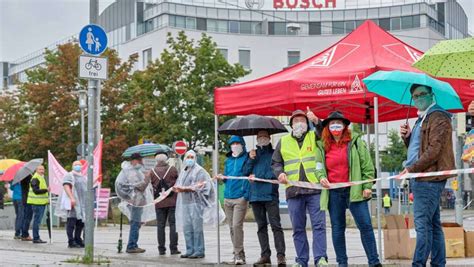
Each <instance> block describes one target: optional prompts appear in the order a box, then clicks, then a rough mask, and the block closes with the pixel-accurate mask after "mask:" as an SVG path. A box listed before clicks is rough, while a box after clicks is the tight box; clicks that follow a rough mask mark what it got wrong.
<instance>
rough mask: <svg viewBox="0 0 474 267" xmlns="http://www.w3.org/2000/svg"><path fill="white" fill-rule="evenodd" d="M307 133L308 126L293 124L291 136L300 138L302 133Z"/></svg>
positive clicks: (300, 123)
mask: <svg viewBox="0 0 474 267" xmlns="http://www.w3.org/2000/svg"><path fill="white" fill-rule="evenodd" d="M306 131H308V124H306V123H304V122H296V123H294V124H293V136H294V137H296V138H300V137H301V136H303V134H304V133H306Z"/></svg>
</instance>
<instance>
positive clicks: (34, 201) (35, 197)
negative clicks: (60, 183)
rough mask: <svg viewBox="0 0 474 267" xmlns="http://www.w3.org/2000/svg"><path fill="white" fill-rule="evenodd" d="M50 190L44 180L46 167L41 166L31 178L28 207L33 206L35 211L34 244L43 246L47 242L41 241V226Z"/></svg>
mask: <svg viewBox="0 0 474 267" xmlns="http://www.w3.org/2000/svg"><path fill="white" fill-rule="evenodd" d="M48 192H49V188H48V185H47V184H46V179H45V178H44V166H43V165H40V166H38V167H37V168H36V172H35V174H34V175H33V177H32V178H31V181H30V188H29V193H28V200H27V203H28V205H31V208H32V211H33V243H35V244H43V243H46V241H43V240H41V238H40V236H39V226H40V224H41V220H42V219H43V215H44V211H45V209H46V205H48V203H49V198H48Z"/></svg>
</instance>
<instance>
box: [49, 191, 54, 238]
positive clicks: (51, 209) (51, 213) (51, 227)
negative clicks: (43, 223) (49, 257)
mask: <svg viewBox="0 0 474 267" xmlns="http://www.w3.org/2000/svg"><path fill="white" fill-rule="evenodd" d="M51 195H52V194H51V193H49V229H50V231H51V238H50V239H49V243H50V244H53V205H52V204H53V202H51V200H52V197H51Z"/></svg>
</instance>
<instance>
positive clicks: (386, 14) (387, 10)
mask: <svg viewBox="0 0 474 267" xmlns="http://www.w3.org/2000/svg"><path fill="white" fill-rule="evenodd" d="M379 16H380V17H381V18H384V17H390V8H389V7H382V8H380V9H379Z"/></svg>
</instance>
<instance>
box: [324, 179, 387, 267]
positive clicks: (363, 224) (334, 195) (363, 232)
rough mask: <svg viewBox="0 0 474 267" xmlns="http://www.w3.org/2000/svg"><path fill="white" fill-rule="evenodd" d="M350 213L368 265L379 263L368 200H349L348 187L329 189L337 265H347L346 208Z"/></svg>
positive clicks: (330, 214)
mask: <svg viewBox="0 0 474 267" xmlns="http://www.w3.org/2000/svg"><path fill="white" fill-rule="evenodd" d="M347 208H349V210H350V211H351V213H352V217H354V221H355V223H356V225H357V228H359V231H360V239H361V241H362V246H363V247H364V251H365V255H366V256H367V259H368V263H369V266H373V265H375V264H379V263H380V260H379V255H378V253H377V245H376V243H375V235H374V229H373V227H372V221H371V219H370V213H369V206H368V201H359V202H350V188H340V189H332V190H329V217H330V218H331V225H332V243H333V246H334V250H335V252H336V261H337V263H338V264H339V266H347V253H346V234H345V232H346V209H347Z"/></svg>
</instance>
